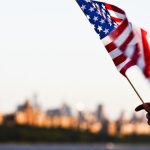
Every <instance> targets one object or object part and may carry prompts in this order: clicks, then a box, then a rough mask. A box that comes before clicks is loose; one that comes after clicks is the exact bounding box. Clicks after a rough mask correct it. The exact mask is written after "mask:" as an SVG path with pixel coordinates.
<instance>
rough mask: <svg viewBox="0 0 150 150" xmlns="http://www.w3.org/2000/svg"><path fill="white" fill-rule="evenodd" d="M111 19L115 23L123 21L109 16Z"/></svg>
mask: <svg viewBox="0 0 150 150" xmlns="http://www.w3.org/2000/svg"><path fill="white" fill-rule="evenodd" d="M111 18H112V19H113V20H114V21H115V22H119V23H120V22H122V21H123V19H119V18H116V17H112V16H111Z"/></svg>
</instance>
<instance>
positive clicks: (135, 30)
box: [132, 25, 143, 55]
mask: <svg viewBox="0 0 150 150" xmlns="http://www.w3.org/2000/svg"><path fill="white" fill-rule="evenodd" d="M132 27H133V33H134V35H135V38H136V40H137V41H138V44H139V47H140V50H141V52H142V55H143V42H142V35H141V29H140V28H138V27H137V26H135V25H132Z"/></svg>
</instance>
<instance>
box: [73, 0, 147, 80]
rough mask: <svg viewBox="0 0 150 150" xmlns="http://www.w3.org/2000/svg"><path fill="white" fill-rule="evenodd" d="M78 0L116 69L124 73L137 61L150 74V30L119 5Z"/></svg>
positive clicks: (136, 63) (94, 0)
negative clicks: (134, 21)
mask: <svg viewBox="0 0 150 150" xmlns="http://www.w3.org/2000/svg"><path fill="white" fill-rule="evenodd" d="M76 1H77V3H78V4H79V6H80V8H81V9H82V11H83V12H84V14H85V15H86V17H87V18H88V20H89V21H90V23H91V24H92V25H93V26H94V29H95V31H96V32H97V33H98V35H99V37H100V39H101V40H102V42H103V44H104V46H105V48H106V49H107V51H108V53H109V54H110V56H111V58H112V60H113V62H114V64H115V65H116V67H117V69H118V70H119V71H120V72H121V73H122V74H123V75H125V72H126V70H127V69H128V68H130V67H131V66H133V65H137V66H139V67H140V68H141V70H142V71H143V73H144V74H145V76H146V77H149V76H150V47H149V42H148V38H147V32H146V31H144V30H143V29H140V28H137V27H134V26H133V25H132V24H131V23H130V22H129V21H128V19H127V17H126V14H125V12H124V11H123V10H122V9H120V8H118V7H116V6H113V5H110V4H107V3H104V2H101V1H98V0H97V1H96V0H76ZM145 52H146V53H145Z"/></svg>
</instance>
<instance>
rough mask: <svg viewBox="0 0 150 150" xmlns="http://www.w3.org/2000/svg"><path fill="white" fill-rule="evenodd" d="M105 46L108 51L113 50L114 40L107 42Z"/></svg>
mask: <svg viewBox="0 0 150 150" xmlns="http://www.w3.org/2000/svg"><path fill="white" fill-rule="evenodd" d="M105 48H106V49H107V51H108V52H111V51H113V50H114V49H116V48H117V47H116V45H115V43H114V42H111V43H109V44H108V45H106V46H105Z"/></svg>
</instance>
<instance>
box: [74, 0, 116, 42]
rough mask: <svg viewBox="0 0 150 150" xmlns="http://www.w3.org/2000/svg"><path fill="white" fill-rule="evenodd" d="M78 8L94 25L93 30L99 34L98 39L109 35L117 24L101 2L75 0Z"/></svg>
mask: <svg viewBox="0 0 150 150" xmlns="http://www.w3.org/2000/svg"><path fill="white" fill-rule="evenodd" d="M76 1H77V3H78V4H79V6H80V8H81V9H82V11H83V12H84V14H85V15H86V17H87V18H88V20H89V21H90V23H91V24H92V25H94V29H95V31H96V32H97V33H98V34H99V36H100V39H103V38H104V37H106V36H107V35H109V34H110V33H111V32H112V31H113V30H114V29H115V28H116V26H117V24H116V23H115V22H114V20H113V19H112V18H111V16H110V14H109V12H108V10H107V9H106V8H105V4H104V3H103V2H96V3H95V2H94V1H91V0H76Z"/></svg>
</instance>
